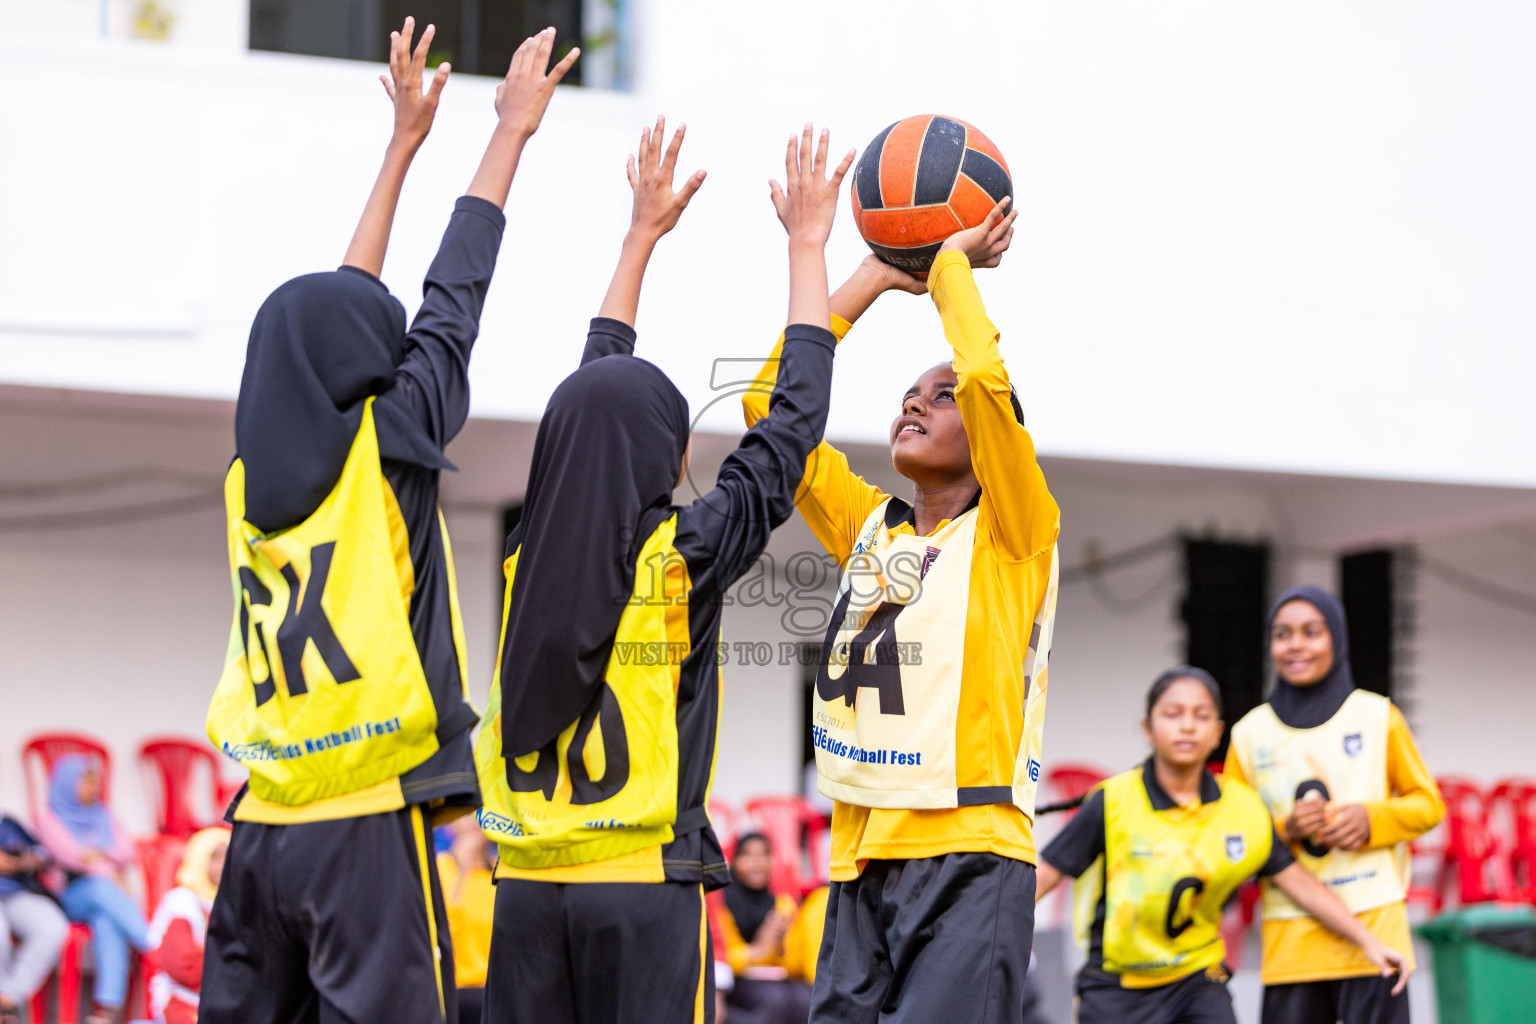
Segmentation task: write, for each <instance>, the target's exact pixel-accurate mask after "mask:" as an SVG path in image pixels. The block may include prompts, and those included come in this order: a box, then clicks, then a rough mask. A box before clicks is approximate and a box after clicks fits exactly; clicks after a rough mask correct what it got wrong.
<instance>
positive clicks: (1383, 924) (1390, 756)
mask: <svg viewBox="0 0 1536 1024" xmlns="http://www.w3.org/2000/svg"><path fill="white" fill-rule="evenodd" d="M1260 710H1263V708H1262V707H1261V708H1260V709H1256V711H1260ZM1253 713H1255V712H1250V714H1253ZM1240 724H1241V723H1240ZM1386 733H1387V735H1386V745H1385V752H1384V756H1385V757H1386V780H1387V788H1388V792H1389V795H1388V796H1387V797H1386V798H1384V799H1381V800H1372V801H1366V802H1365V803H1364V807H1365V810H1366V814H1367V815H1368V816H1369V818H1370V823H1371V837H1370V839H1369V840H1368V841H1367V842H1366V846H1365V849H1367V850H1379V849H1385V848H1387V847H1392V846H1396V845H1397V844H1399V843H1406V842H1408V841H1409V840H1411V839H1414V838H1417V837H1418V836H1421V835H1423V834H1424V833H1425V832H1428V831H1429V830H1430V829H1432V828H1434V827H1435V826H1436V825H1437V824H1439V823H1440V820H1441V819H1442V818H1444V817H1445V803H1444V801H1443V800H1441V798H1440V788H1439V787H1438V786H1437V785H1435V779H1434V776H1432V775H1430V773H1429V769H1428V768H1426V767H1425V766H1424V760H1423V758H1421V757H1420V756H1419V749H1418V746H1417V744H1415V743H1414V740H1413V733H1412V731H1410V730H1409V728H1408V723H1407V721H1405V720H1404V719H1403V715H1402V712H1400V711H1398V709H1397V708H1396V707H1395V706H1394V707H1390V708H1389V709H1388V716H1387V730H1386ZM1233 735H1234V743H1233V747H1232V749H1230V750H1229V751H1228V752H1227V762H1226V768H1225V773H1226V775H1227V777H1228V778H1232V779H1236V780H1237V781H1239V782H1244V783H1247V784H1248V785H1254V783H1253V781H1252V780H1250V778H1249V776H1248V774H1247V773H1245V771H1244V769H1243V764H1242V760H1243V758H1242V757H1241V756H1240V753H1239V750H1238V746H1237V742H1236V737H1237V736H1238V733H1237V731H1236V730H1234V734H1233ZM1274 811H1275V808H1274V807H1273V806H1272V807H1271V812H1272V813H1273V812H1274ZM1289 812H1290V807H1289V806H1286V807H1284V808H1283V809H1282V810H1281V812H1280V813H1276V814H1275V829H1276V831H1278V832H1279V833H1280V834H1281V835H1284V834H1285V819H1286V817H1287V816H1288V814H1289ZM1292 849H1293V851H1296V852H1298V853H1299V852H1300V849H1301V847H1300V844H1295V845H1293V847H1292ZM1303 862H1304V863H1305V859H1304V858H1303ZM1405 883H1406V880H1405ZM1356 916H1357V917H1358V918H1359V919H1360V922H1361V923H1362V924H1364V925H1365V926H1366V927H1367V928H1369V929H1370V931H1371V934H1373V935H1375V936H1376V937H1377V938H1378V939H1380V940H1381V941H1382V942H1383V943H1385V944H1386V945H1388V946H1391V947H1393V948H1394V949H1398V950H1401V951H1402V952H1404V953H1406V954H1408V955H1409V957H1410V959H1411V957H1412V952H1413V943H1412V936H1411V934H1410V932H1409V928H1408V905H1407V903H1406V902H1405V901H1404V900H1401V899H1398V900H1394V901H1392V902H1388V903H1386V904H1383V905H1381V906H1377V907H1373V908H1371V909H1369V910H1365V911H1363V912H1362V913H1359V914H1357V915H1356ZM1262 934H1263V945H1264V967H1263V977H1264V984H1266V985H1286V984H1292V983H1295V982H1304V981H1331V980H1334V979H1337V978H1356V977H1365V976H1369V975H1372V974H1375V973H1376V968H1375V967H1374V966H1373V965H1372V964H1371V962H1370V961H1369V960H1367V959H1366V958H1365V954H1364V953H1362V952H1361V950H1360V947H1358V946H1356V945H1355V944H1354V943H1352V942H1349V941H1348V940H1347V939H1344V938H1342V937H1340V936H1338V935H1335V934H1334V933H1333V932H1331V931H1329V930H1328V929H1327V928H1325V927H1324V926H1323V925H1322V924H1320V923H1319V922H1318V921H1317V920H1316V919H1315V918H1312V917H1305V916H1304V917H1293V918H1289V919H1281V920H1270V919H1266V920H1265V921H1264V925H1263V933H1262Z"/></svg>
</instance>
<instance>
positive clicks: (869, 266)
mask: <svg viewBox="0 0 1536 1024" xmlns="http://www.w3.org/2000/svg"><path fill="white" fill-rule="evenodd" d="M891 290H900V291H905V292H910V293H912V294H914V295H922V294H923V293H924V292H926V291H927V290H928V288H927V285H925V284H924V283H923V282H922V281H919V280H918V279H917V278H915V277H913V276H912V275H911V274H908V273H906V272H905V271H903V270H898V269H897V268H896V267H893V266H891V265H890V264H889V263H886V262H885V261H884V260H881V259H879V258H878V257H876V256H874V255H870V256H866V257H865V258H864V260H863V261H862V262H861V263H860V264H859V266H858V269H856V270H855V271H854V272H853V275H852V276H851V277H849V278H848V280H847V281H845V282H843V284H842V285H841V286H840V287H839V288H838V289H837V291H835V292H833V293H832V297H831V300H830V306H831V311H832V334H833V335H834V336H835V337H836V338H837V339H838V341H839V342H841V341H842V339H843V337H844V336H845V335H847V333H848V332H849V331H850V330H852V329H853V324H854V321H856V320H858V318H859V317H861V316H863V315H864V313H865V311H866V310H868V309H869V307H870V306H871V305H873V304H874V301H875V300H876V299H877V298H879V297H880V295H881V294H882V293H884V292H887V291H891ZM783 348H784V337H783V335H780V336H779V340H778V343H777V344H775V345H774V347H773V351H772V352H771V353H769V355H768V360H767V362H765V363H763V366H762V369H761V370H759V371H758V373H757V377H756V378H755V379H754V380H753V381H752V385H751V387H749V388H748V389H747V390H746V391H744V392H742V395H741V407H742V412H743V414H744V415H745V417H746V421H747V426H749V427H750V426H752V425H753V424H755V423H757V422H758V421H759V420H761V419H762V418H763V417H765V416H767V415H768V397H769V396H770V395H771V394H773V389H774V387H775V385H776V383H777V381H778V373H779V359H780V358H781V356H782V353H783ZM885 498H886V495H885V492H884V491H882V490H880V488H878V487H876V486H874V485H873V484H871V483H868V482H867V481H865V480H864V478H863V477H861V476H859V475H858V474H857V473H855V472H853V470H852V469H850V468H849V466H848V457H847V456H846V455H844V454H843V453H842V452H840V451H838V450H837V449H836V448H834V447H833V446H832V445H831V444H828V443H827V442H826V441H823V442H822V443H821V444H819V445H817V446H816V449H815V450H814V451H812V452H811V455H810V457H809V458H808V459H806V462H805V476H804V479H803V483H802V493H801V494H800V496H799V499H798V500H797V502H796V507H797V508H799V509H800V514H801V515H802V516H803V517H804V518H805V523H806V525H807V526H809V527H810V528H811V532H812V533H813V534H815V535H816V539H817V540H818V541H820V542H821V545H822V547H824V548H826V550H827V552H828V553H829V554H830V555H831V556H832V557H833V558H835V559H837V560H838V561H839V563H841V562H842V560H843V559H845V558H847V557H848V554H849V553H850V552H851V551H852V549H853V544H854V541H855V540H856V539H857V536H858V532H859V527H860V526H862V525H863V523H864V520H865V519H867V518H869V514H870V513H871V512H873V511H874V510H875V508H876V507H877V506H878V505H879V504H880V503H881V502H882V501H884V500H885Z"/></svg>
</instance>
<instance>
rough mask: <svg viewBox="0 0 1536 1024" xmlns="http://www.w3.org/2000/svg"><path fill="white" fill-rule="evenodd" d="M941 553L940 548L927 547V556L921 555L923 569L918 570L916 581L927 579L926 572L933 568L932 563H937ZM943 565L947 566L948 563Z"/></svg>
mask: <svg viewBox="0 0 1536 1024" xmlns="http://www.w3.org/2000/svg"><path fill="white" fill-rule="evenodd" d="M941 553H942V549H940V548H936V547H929V548H928V552H927V554H925V555H923V567H922V568H921V569H920V570H918V573H917V578H918V579H920V580H925V579H927V578H928V570H929V569H932V568H933V563H934V562H936V561H938V559H939V555H940V554H941ZM944 564H946V565H948V564H949V563H948V562H946V563H944Z"/></svg>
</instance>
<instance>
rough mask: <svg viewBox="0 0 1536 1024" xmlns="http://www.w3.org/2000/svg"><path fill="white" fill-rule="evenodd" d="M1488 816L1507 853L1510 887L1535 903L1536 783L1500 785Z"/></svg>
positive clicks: (1524, 781) (1510, 781) (1512, 781)
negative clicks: (1498, 833)
mask: <svg viewBox="0 0 1536 1024" xmlns="http://www.w3.org/2000/svg"><path fill="white" fill-rule="evenodd" d="M1488 816H1489V819H1490V823H1491V824H1492V825H1493V827H1494V829H1495V831H1496V832H1500V834H1501V838H1502V839H1503V840H1504V848H1505V849H1506V850H1507V851H1508V865H1509V881H1510V885H1511V886H1512V887H1513V889H1514V891H1515V893H1516V895H1517V896H1518V897H1519V898H1520V899H1523V900H1527V901H1529V902H1532V903H1536V780H1532V779H1519V778H1516V779H1504V780H1502V781H1501V782H1499V783H1498V785H1496V786H1494V787H1493V791H1492V792H1490V793H1489V794H1488Z"/></svg>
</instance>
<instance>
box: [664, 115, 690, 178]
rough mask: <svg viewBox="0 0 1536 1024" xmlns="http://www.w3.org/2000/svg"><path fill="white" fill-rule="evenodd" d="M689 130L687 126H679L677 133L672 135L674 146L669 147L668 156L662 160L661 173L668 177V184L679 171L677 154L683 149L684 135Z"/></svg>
mask: <svg viewBox="0 0 1536 1024" xmlns="http://www.w3.org/2000/svg"><path fill="white" fill-rule="evenodd" d="M687 130H688V126H687V125H685V124H680V125H678V126H677V131H675V132H673V133H672V144H671V145H670V146H668V147H667V155H666V156H665V157H663V158H662V161H661V173H662V174H665V175H666V176H667V181H668V182H671V180H672V175H673V173H674V172H675V171H676V170H677V154H678V153H679V152H680V151H681V150H682V148H683V133H684V132H686V131H687Z"/></svg>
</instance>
